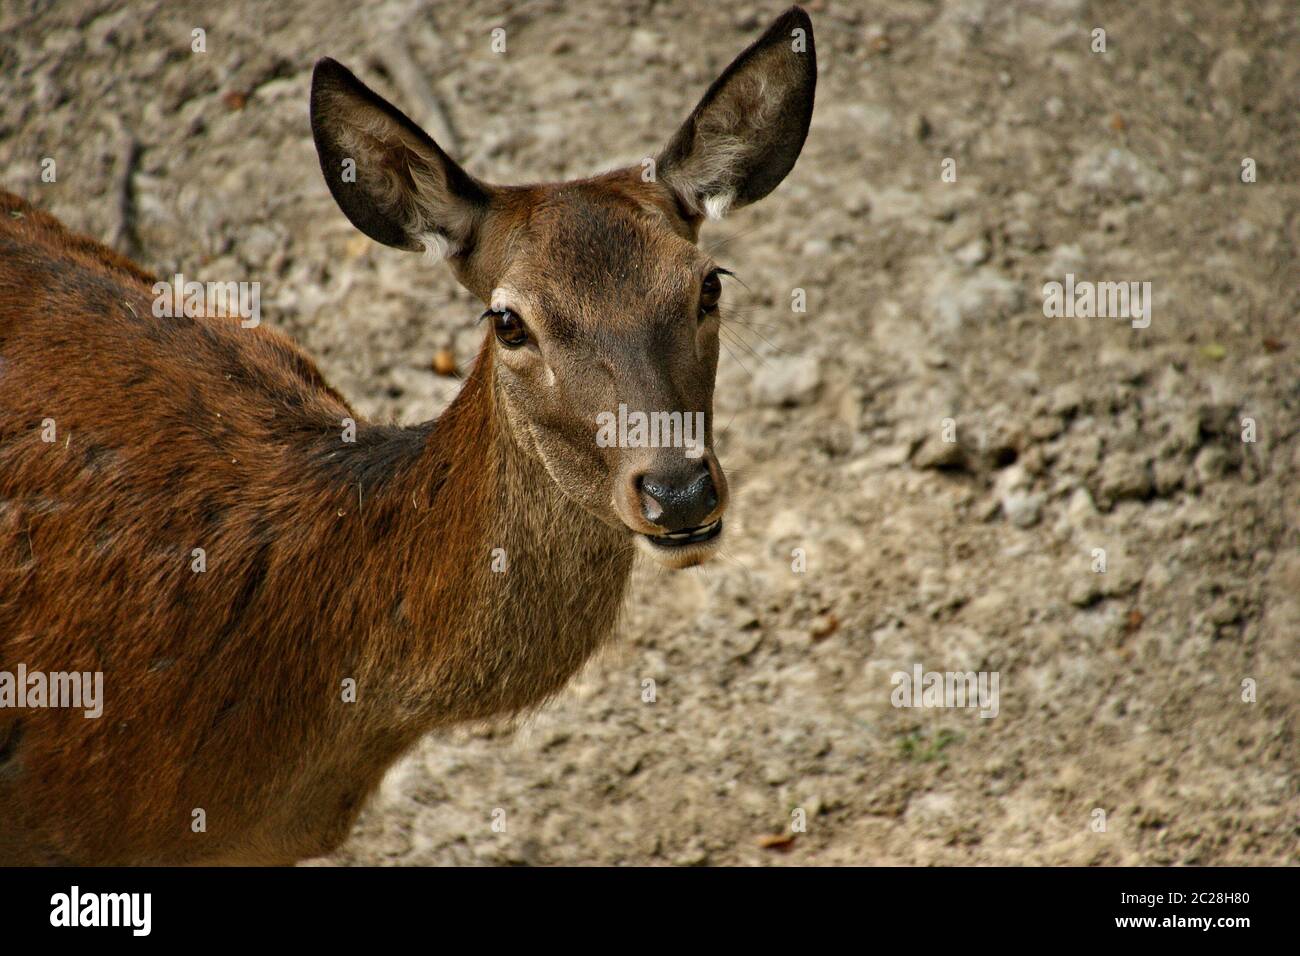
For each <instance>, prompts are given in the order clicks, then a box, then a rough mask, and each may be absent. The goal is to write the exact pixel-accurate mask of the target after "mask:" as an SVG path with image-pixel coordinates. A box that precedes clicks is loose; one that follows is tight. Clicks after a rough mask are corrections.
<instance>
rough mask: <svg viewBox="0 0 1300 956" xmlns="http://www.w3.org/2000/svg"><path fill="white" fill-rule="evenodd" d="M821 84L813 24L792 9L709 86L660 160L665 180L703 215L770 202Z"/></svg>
mask: <svg viewBox="0 0 1300 956" xmlns="http://www.w3.org/2000/svg"><path fill="white" fill-rule="evenodd" d="M816 87H817V54H816V51H815V49H814V47H813V33H812V21H811V20H810V19H809V18H808V14H807V13H805V12H804V11H803V10H802V9H800V8H799V7H791V8H790V9H789V10H787V11H786V12H785V13H783V14H781V16H780V17H778V18H777V20H776V22H774V23H773V24H772V25H771V26H770V27H768V28H767V32H766V33H764V34H763V35H762V36H761V37H759V38H758V40H756V41H755V42H754V43H753V45H751V46H750V47H749V49H747V50H745V52H743V53H742V54H740V56H738V57H736V59H735V61H733V62H732V64H731V66H729V67H727V69H726V70H725V71H724V72H723V74H722V75H721V76H720V77H718V78H717V79H716V80H715V81H714V82H713V85H712V86H710V87H709V90H708V92H707V93H705V94H704V99H702V100H700V104H699V105H698V106H696V107H695V111H694V112H693V113H691V115H690V117H689V118H688V119H687V120H686V122H685V123H684V124H683V125H682V128H681V129H679V130H678V131H677V135H676V136H674V137H673V138H672V140H671V141H670V142H669V143H668V146H667V147H665V149H664V151H663V152H662V153H660V154H659V157H658V159H657V160H656V161H655V165H656V174H657V177H658V179H659V181H660V182H661V183H663V184H665V185H666V186H668V187H669V188H670V189H672V190H673V191H674V192H675V193H676V194H677V196H678V197H679V198H680V199H681V201H682V203H683V204H684V205H685V206H686V208H687V209H688V210H689V211H690V212H691V213H692V214H693V215H694V216H696V217H700V216H707V217H708V218H710V219H720V218H722V216H723V215H725V214H726V212H727V210H728V209H732V208H737V207H740V206H744V205H747V204H748V203H752V202H755V201H757V200H759V199H762V198H763V197H764V196H766V195H767V194H768V193H770V192H771V191H772V190H773V189H775V188H776V187H777V185H778V184H779V183H780V182H781V180H783V179H784V178H785V177H786V174H787V173H789V172H790V170H791V169H792V168H794V163H795V160H796V159H798V158H799V151H800V150H801V149H803V143H804V139H805V138H806V137H807V136H808V124H809V123H810V122H811V121H812V110H813V92H814V90H815V89H816Z"/></svg>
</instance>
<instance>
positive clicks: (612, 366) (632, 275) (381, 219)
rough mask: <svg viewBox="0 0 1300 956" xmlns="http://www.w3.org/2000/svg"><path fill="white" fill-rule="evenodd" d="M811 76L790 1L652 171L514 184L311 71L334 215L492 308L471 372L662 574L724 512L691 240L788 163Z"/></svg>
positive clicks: (565, 489) (711, 348)
mask: <svg viewBox="0 0 1300 956" xmlns="http://www.w3.org/2000/svg"><path fill="white" fill-rule="evenodd" d="M816 76H817V68H816V60H815V52H814V48H813V36H812V24H811V22H810V21H809V19H808V16H807V14H806V13H804V12H803V11H802V10H801V9H799V8H797V7H794V8H791V9H790V10H788V11H787V12H786V13H784V14H783V15H782V16H781V17H780V18H778V19H777V20H776V21H775V22H774V23H773V24H772V25H771V26H770V27H769V28H768V30H767V31H766V32H765V33H764V34H763V35H762V36H761V37H760V38H759V39H758V40H757V41H756V42H755V43H754V44H753V45H751V46H750V47H749V48H748V49H747V50H745V51H744V52H743V53H741V54H740V56H739V57H737V58H736V60H735V61H734V62H733V63H732V64H731V65H730V66H729V67H728V68H727V69H726V70H725V71H724V72H723V73H722V75H721V76H720V77H718V79H717V80H716V81H715V82H714V83H713V85H712V86H710V87H709V89H708V91H707V92H706V93H705V95H704V98H703V99H702V100H701V101H700V103H699V105H698V106H696V108H695V110H694V112H692V113H691V115H690V116H689V117H688V118H687V120H686V122H685V123H684V124H683V125H682V127H681V128H680V129H679V130H678V131H677V132H676V134H675V135H674V136H673V137H672V138H671V139H670V140H669V141H668V145H667V146H666V147H664V149H663V150H662V152H660V153H659V155H658V156H657V157H656V158H655V160H654V162H653V164H651V163H646V164H643V165H641V166H636V167H631V168H627V169H621V170H616V171H614V172H610V173H606V174H603V175H600V176H596V177H594V178H590V179H584V180H577V181H572V182H564V183H556V184H544V185H526V186H497V185H492V184H489V183H486V182H483V181H481V180H479V179H476V178H475V177H473V176H471V175H470V174H469V173H467V172H465V170H463V169H462V168H461V167H460V166H458V165H457V164H456V163H455V162H454V161H453V160H452V159H451V158H450V157H449V156H448V155H447V154H446V153H445V152H444V151H443V150H442V149H441V148H440V147H439V146H438V144H437V143H435V142H434V141H433V140H432V139H431V138H430V137H429V136H428V135H427V134H426V133H425V132H424V131H423V130H421V129H420V128H419V127H418V126H417V125H416V124H415V123H413V122H412V121H411V120H410V119H408V118H407V117H406V116H405V115H404V114H403V113H402V112H400V111H399V110H398V109H396V108H395V107H394V106H392V105H391V104H389V103H388V102H386V101H385V100H384V99H383V98H381V97H380V96H378V95H377V94H376V93H374V92H373V91H372V90H370V89H369V88H367V87H366V86H365V85H364V84H363V83H361V82H360V81H359V80H358V79H357V78H356V77H355V76H353V75H352V73H350V72H349V71H348V70H347V69H345V68H344V67H343V66H341V65H340V64H339V63H337V62H336V61H334V60H331V59H323V60H321V61H320V62H318V63H317V64H316V69H315V73H314V75H313V77H312V93H311V119H312V133H313V136H314V138H315V141H316V149H317V152H318V154H319V157H320V163H321V170H322V172H323V173H324V175H325V181H326V182H327V183H328V184H329V189H330V192H331V193H332V194H333V196H334V199H335V201H336V202H337V203H338V205H339V207H340V208H341V209H342V210H343V212H344V214H345V215H347V217H348V218H349V219H350V220H351V221H352V223H353V225H355V226H356V227H357V228H358V229H360V230H361V231H362V232H364V233H365V234H366V235H368V236H369V237H370V238H372V239H374V240H376V241H377V242H381V243H384V244H385V245H389V246H394V247H396V248H399V249H409V250H421V249H423V250H426V251H427V252H429V253H432V254H434V255H436V256H438V257H440V258H445V259H446V260H447V262H448V263H449V265H450V266H451V268H452V271H453V273H454V274H455V276H456V278H457V280H458V281H459V282H460V283H461V284H462V285H463V286H465V288H467V289H469V290H470V291H471V292H472V293H474V294H475V295H476V296H478V297H479V298H480V299H481V300H482V301H483V303H484V305H485V306H486V309H487V311H486V312H484V313H483V321H485V322H486V323H488V324H489V326H490V332H489V333H488V334H487V335H486V336H485V340H484V345H483V348H482V351H481V352H480V357H479V365H478V367H477V368H476V370H475V374H476V375H479V374H482V375H488V376H490V377H491V380H492V394H493V395H494V396H495V397H494V401H495V402H496V407H497V410H498V413H499V414H500V415H501V416H502V418H503V420H504V423H505V424H504V427H505V428H506V430H507V431H508V432H509V433H510V434H511V435H512V436H513V437H514V438H515V439H516V440H517V442H518V444H519V446H520V447H521V448H523V449H524V450H525V451H526V452H527V453H529V454H532V455H535V456H536V457H537V458H538V459H539V460H540V461H541V462H542V463H543V464H544V465H545V471H546V473H547V474H548V475H549V476H550V478H551V480H553V481H554V482H555V484H556V485H557V486H558V488H559V489H560V491H561V492H562V493H563V494H564V495H565V496H566V497H567V498H568V499H570V500H572V501H573V502H574V503H575V504H576V505H578V506H580V507H582V508H584V509H586V510H587V511H588V512H590V513H591V514H593V515H594V516H596V517H597V518H598V519H600V520H601V521H603V522H605V523H607V524H608V525H610V526H613V527H614V528H616V529H618V530H619V532H620V533H625V534H627V535H628V536H629V537H630V538H632V539H633V540H635V541H636V542H637V545H638V546H639V547H641V548H642V549H643V550H644V551H646V552H647V553H649V554H650V555H652V556H653V557H654V558H655V559H656V560H657V561H659V562H660V563H662V564H663V565H665V566H667V567H671V568H683V567H688V566H690V565H694V564H698V563H700V562H702V561H705V560H707V559H708V558H710V557H711V556H712V555H713V554H714V553H715V552H716V550H717V548H718V546H719V542H720V540H721V535H722V514H723V512H724V511H725V510H726V507H727V481H726V478H725V476H724V474H723V471H722V467H721V466H720V465H719V463H718V460H717V458H716V457H715V455H714V453H713V447H712V411H713V387H714V378H715V373H716V370H717V362H718V334H719V315H718V308H719V301H720V298H721V296H722V294H723V288H722V282H721V277H722V276H724V275H726V274H728V273H727V271H726V270H725V269H723V268H722V267H721V266H720V265H719V263H717V262H716V261H715V260H714V259H713V258H712V257H711V256H709V255H708V254H706V253H705V252H704V251H702V250H701V249H700V248H698V247H697V245H696V239H697V236H698V233H699V228H700V224H701V221H702V220H703V219H705V218H710V219H717V218H720V217H721V216H723V215H724V214H725V213H726V212H727V211H728V210H730V209H735V208H739V207H741V206H745V205H748V204H749V203H752V202H755V201H756V200H759V199H762V198H763V197H764V196H766V195H767V194H768V193H770V192H771V191H772V190H773V189H775V188H776V186H777V185H778V184H779V183H780V182H781V180H782V179H784V178H785V176H786V174H787V173H789V171H790V170H791V168H792V167H793V166H794V163H795V160H796V159H797V158H798V156H799V152H800V150H801V149H802V147H803V143H804V139H805V137H806V136H807V133H808V125H809V122H810V120H811V118H812V108H813V92H814V87H815V84H816ZM665 430H667V431H668V432H669V433H670V435H669V439H668V440H667V441H665V440H664V431H665ZM611 438H612V439H614V440H612V441H611ZM656 439H657V440H656Z"/></svg>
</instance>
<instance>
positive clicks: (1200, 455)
mask: <svg viewBox="0 0 1300 956" xmlns="http://www.w3.org/2000/svg"><path fill="white" fill-rule="evenodd" d="M1192 470H1193V471H1195V472H1196V477H1197V479H1198V480H1199V481H1200V482H1201V484H1202V485H1205V484H1208V483H1210V482H1212V481H1215V480H1217V479H1219V478H1222V477H1223V476H1224V475H1226V474H1227V473H1228V454H1227V452H1225V451H1224V450H1223V449H1222V448H1220V447H1219V446H1218V445H1206V446H1205V447H1204V448H1202V449H1201V450H1200V451H1198V452H1197V453H1196V461H1195V462H1193V463H1192Z"/></svg>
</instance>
